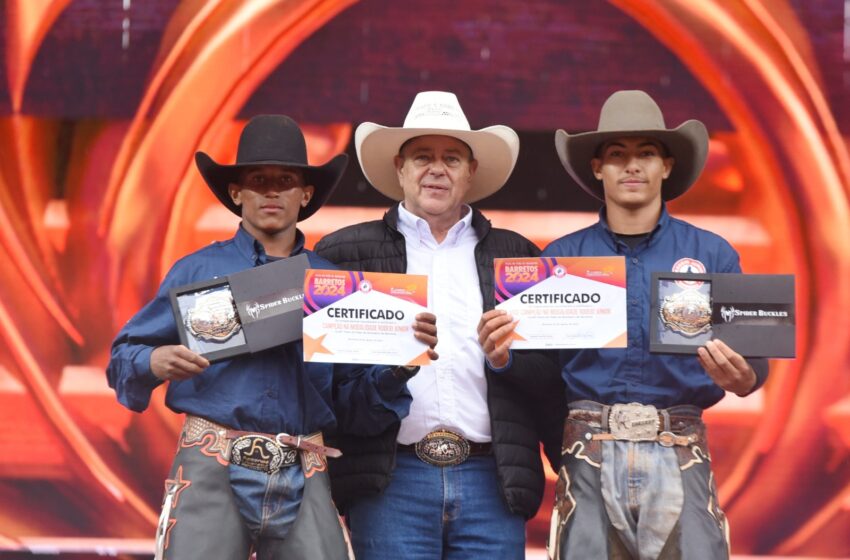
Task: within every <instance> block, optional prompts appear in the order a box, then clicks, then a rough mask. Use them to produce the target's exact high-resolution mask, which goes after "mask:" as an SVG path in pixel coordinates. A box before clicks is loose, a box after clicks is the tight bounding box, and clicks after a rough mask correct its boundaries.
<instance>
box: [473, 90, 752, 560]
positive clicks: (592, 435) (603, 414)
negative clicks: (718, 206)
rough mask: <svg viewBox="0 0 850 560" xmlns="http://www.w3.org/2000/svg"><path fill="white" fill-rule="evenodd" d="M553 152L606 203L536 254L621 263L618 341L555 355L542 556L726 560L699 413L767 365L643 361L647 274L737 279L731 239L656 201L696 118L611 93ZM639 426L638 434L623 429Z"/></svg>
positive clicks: (492, 321) (716, 344) (678, 168)
mask: <svg viewBox="0 0 850 560" xmlns="http://www.w3.org/2000/svg"><path fill="white" fill-rule="evenodd" d="M555 145H556V148H557V152H558V155H559V156H560V158H561V162H562V163H563V165H564V167H565V168H566V169H567V171H568V172H569V174H570V175H571V176H572V177H573V178H574V179H575V180H576V181H577V182H578V184H579V185H580V186H581V187H582V188H583V189H584V190H585V191H587V192H588V193H589V194H591V195H592V196H594V197H595V198H597V199H599V200H602V201H603V202H604V203H605V205H604V206H603V208H602V209H601V210H600V213H599V222H598V223H596V224H594V225H592V226H590V227H588V228H585V229H582V230H580V231H577V232H575V233H571V234H569V235H566V236H564V237H562V238H560V239H558V240H556V241H553V242H552V243H551V244H550V245H549V246H548V247H547V248H546V249H545V250H544V252H543V254H544V255H545V256H552V257H557V256H608V255H622V256H624V257H625V258H626V267H627V268H626V294H627V300H628V344H627V347H626V348H622V349H604V348H603V349H586V350H577V351H564V352H561V356H560V362H561V365H562V367H563V373H562V375H563V378H564V380H565V381H566V384H567V398H568V399H569V400H570V401H571V402H570V404H569V408H570V413H569V418H568V419H567V421H566V424H565V427H564V441H563V454H564V455H563V463H562V467H561V469H560V473H559V481H558V487H557V492H556V507H555V511H554V512H553V515H552V533H551V537H550V543H549V545H550V555H551V557H553V558H555V557H557V558H617V559H621V558H622V559H626V558H633V559H640V560H644V559H655V558H661V559H664V560H671V559H686V560H687V559H693V560H704V559H720V558H727V557H728V542H727V536H726V533H727V530H726V529H727V525H726V518H725V516H724V514H723V512H722V511H721V509H720V507H719V506H718V503H717V494H716V491H715V483H714V477H713V474H712V471H711V461H710V455H709V453H708V446H707V441H706V435H705V426H704V424H703V423H702V419H701V414H702V410H703V409H705V408H708V407H709V406H712V405H713V404H715V403H717V402H718V401H719V400H720V399H721V398H722V397H723V395H724V392H725V391H730V392H734V393H737V394H738V395H746V394H748V393H751V392H752V391H755V390H756V389H758V388H759V387H760V386H761V385H762V383H764V381H765V379H766V377H767V361H766V360H765V359H749V360H748V359H745V358H744V357H743V356H741V355H740V354H738V353H737V352H735V351H734V350H733V349H732V348H730V347H729V346H728V345H727V344H725V343H724V342H723V341H721V340H712V341H709V342H707V343H706V344H705V346H704V347H701V348H699V349H698V354H697V356H696V357H694V356H685V355H665V354H651V353H650V352H649V329H650V321H651V320H652V317H650V290H651V285H650V279H651V276H652V272H653V271H673V272H740V271H741V267H740V264H739V260H738V253H737V252H736V251H735V249H733V248H732V246H731V245H729V243H727V242H726V241H725V240H724V239H723V238H721V237H720V236H718V235H716V234H714V233H711V232H708V231H705V230H701V229H699V228H696V227H694V226H692V225H691V224H688V223H687V222H684V221H682V220H678V219H676V218H673V217H672V216H670V215H669V214H668V213H667V207H666V205H665V201H668V200H672V199H674V198H676V197H678V196H680V195H682V194H683V193H685V191H687V190H688V188H689V187H690V186H691V185H692V184H693V183H694V182H695V181H696V180H697V177H699V175H700V172H701V171H702V168H703V165H704V164H705V160H706V155H707V153H708V133H707V131H706V129H705V126H703V124H702V123H701V122H699V121H696V120H690V121H687V122H685V123H683V124H681V125H680V126H679V127H677V128H675V129H667V128H666V126H665V124H664V117H663V115H662V113H661V109H660V108H659V107H658V105H656V103H655V101H653V100H652V98H650V97H649V96H648V95H647V94H646V93H644V92H642V91H619V92H617V93H615V94H614V95H612V96H611V97H610V98H609V99H608V100H607V101H606V102H605V104H604V105H603V107H602V112H601V115H600V118H599V127H598V130H596V131H591V132H584V133H580V134H575V135H568V134H567V133H565V132H564V131H563V130H559V131H558V132H557V134H556V136H555ZM512 325H513V324H512V323H511V322H510V318H509V317H507V316H504V315H496V314H495V313H494V314H493V315H492V316H490V317H488V321H487V323H486V326H485V329H484V330H485V331H486V332H487V333H488V334H489V335H490V336H493V337H494V338H497V339H498V338H499V337H504V336H505V335H506V334H507V332H509V331H510V330H511V329H512ZM506 346H507V345H505V344H503V345H501V346H499V347H494V348H493V349H492V351H491V352H489V353H488V357H489V359H490V360H491V361H492V362H493V363H494V364H496V365H498V364H499V363H501V362H502V361H504V360H506V359H507V355H508V354H507V349H506ZM647 425H648V426H651V427H652V428H651V429H650V430H649V431H643V432H642V433H637V431H636V430H633V429H632V428H633V427H637V426H647Z"/></svg>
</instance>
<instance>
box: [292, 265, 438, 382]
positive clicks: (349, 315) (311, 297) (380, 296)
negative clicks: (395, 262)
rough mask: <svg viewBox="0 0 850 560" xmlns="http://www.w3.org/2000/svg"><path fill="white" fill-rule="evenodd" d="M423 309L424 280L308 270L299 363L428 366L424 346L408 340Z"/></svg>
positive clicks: (409, 277) (373, 274) (425, 299)
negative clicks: (301, 351)
mask: <svg viewBox="0 0 850 560" xmlns="http://www.w3.org/2000/svg"><path fill="white" fill-rule="evenodd" d="M427 305H428V277H427V276H418V275H410V274H389V273H378V272H351V271H344V270H316V269H308V270H307V273H306V275H305V277H304V323H303V324H304V361H305V362H334V363H349V364H386V365H396V366H404V365H408V366H413V365H425V364H429V363H430V359H429V358H428V345H427V344H425V343H424V342H420V341H419V340H417V339H416V338H415V337H414V336H413V323H414V322H415V320H416V315H417V314H419V313H421V312H423V311H427V309H426V306H427Z"/></svg>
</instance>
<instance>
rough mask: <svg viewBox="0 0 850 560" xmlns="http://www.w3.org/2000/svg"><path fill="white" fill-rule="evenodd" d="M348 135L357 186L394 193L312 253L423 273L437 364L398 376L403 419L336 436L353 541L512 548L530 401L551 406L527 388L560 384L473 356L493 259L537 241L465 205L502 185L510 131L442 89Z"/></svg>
mask: <svg viewBox="0 0 850 560" xmlns="http://www.w3.org/2000/svg"><path fill="white" fill-rule="evenodd" d="M355 145H356V148H357V155H358V158H359V160H360V165H361V167H362V169H363V172H364V174H365V175H366V177H367V179H368V180H369V182H370V183H371V184H372V185H373V186H374V187H375V188H376V189H377V190H379V191H380V192H381V193H383V194H385V195H386V196H388V197H389V198H391V199H393V200H396V201H401V203H400V204H397V205H395V206H393V207H392V208H390V210H389V211H388V212H387V213H386V214H385V215H384V218H383V219H382V220H378V221H374V222H367V223H363V224H358V225H355V226H351V227H348V228H344V229H342V230H340V231H338V232H336V233H333V234H331V235H329V236H327V237H325V238H324V239H323V240H322V241H321V242H320V243H319V244H318V245H316V252H317V253H319V254H320V255H321V256H323V257H325V258H327V259H328V260H330V261H332V262H334V263H335V264H337V265H338V266H340V267H341V268H345V269H355V270H368V271H380V272H402V273H405V272H406V273H410V274H425V275H427V276H428V279H429V284H428V286H429V294H428V295H429V303H430V306H431V309H432V311H433V312H434V313H435V314H436V315H437V326H438V329H439V332H440V343H439V347H438V350H439V352H440V360H439V362H438V363H437V364H435V365H433V366H427V367H423V368H422V370H421V371H420V372H419V374H418V375H417V376H416V377H415V378H413V379H412V380H411V382H410V383H409V384H408V386H409V388H410V390H411V393H412V395H413V403H412V405H411V411H410V415H409V416H408V417H407V418H405V419H404V420H402V421H401V422H400V423H399V424H396V425H394V426H393V427H392V428H391V429H389V430H388V431H386V432H384V433H383V434H382V435H381V436H379V437H376V438H360V439H353V438H347V439H345V440H343V441H341V442H340V445H341V446H342V448H343V450H344V456H343V457H342V458H341V459H339V460H335V461H334V462H333V464H332V465H331V467H330V468H331V478H332V484H333V489H334V498H335V499H336V501H337V503H338V504H339V505H341V506H342V507H343V508H344V509H345V511H346V512H347V515H348V520H349V524H350V528H351V534H352V543H353V546H354V550H355V552H356V554H357V557H358V558H361V559H366V560H371V559H383V558H386V559H393V560H395V559H397V558H407V559H426V558H427V559H433V558H446V559H450V558H457V559H469V558H487V557H492V558H524V555H525V552H524V550H525V520H526V519H528V518H530V517H531V516H533V515H534V514H535V512H536V511H537V509H538V507H539V505H540V500H541V497H542V492H543V483H544V477H543V469H542V464H541V460H540V452H539V440H540V439H541V436H540V435H539V431H538V429H537V424H536V418H535V414H534V411H535V410H541V409H542V410H549V409H548V408H547V407H546V406H542V407H541V406H540V405H539V404H538V403H536V402H535V401H534V397H533V396H532V395H534V394H535V393H538V392H539V393H541V394H548V395H558V394H559V393H560V392H561V391H562V389H559V388H557V387H555V388H554V389H552V388H550V387H535V386H534V385H533V383H519V382H516V381H515V380H516V379H520V378H524V377H528V378H535V377H536V375H535V373H536V371H535V370H540V369H545V368H547V367H548V368H550V369H552V370H553V371H554V373H553V375H552V377H550V379H551V378H554V379H557V373H556V371H557V370H556V368H555V366H554V364H549V363H548V362H546V360H541V361H535V360H534V359H533V357H531V358H529V359H524V360H518V362H520V361H521V362H522V365H518V366H516V367H512V368H507V370H506V371H505V372H502V373H501V374H500V375H499V374H495V373H494V372H493V371H492V370H491V369H490V368H489V367H488V365H487V364H486V363H485V360H484V352H483V350H482V347H481V345H480V343H479V342H478V338H477V331H476V329H477V326H478V322H479V318H480V317H481V315H482V311H483V310H485V309H492V308H493V306H494V289H493V258H494V257H521V256H523V257H525V256H533V255H537V254H538V252H539V251H538V249H537V247H535V246H534V245H533V244H532V243H531V242H530V241H528V240H527V239H525V238H523V237H522V236H520V235H517V234H516V233H512V232H509V231H505V230H500V229H496V228H492V227H491V226H490V223H489V222H488V221H487V220H486V219H485V218H484V216H483V215H482V214H481V213H480V212H478V211H477V210H475V209H473V208H471V207H470V206H469V203H471V202H474V201H476V200H479V199H481V198H484V197H485V196H488V195H490V194H493V193H494V192H496V191H497V190H499V189H500V188H501V187H502V186H503V185H504V183H505V181H507V179H508V176H509V175H510V173H511V171H512V170H513V167H514V164H515V163H516V159H517V154H518V150H519V140H518V138H517V136H516V134H515V133H514V131H513V130H511V129H510V128H508V127H505V126H491V127H488V128H485V129H482V130H471V129H470V127H469V123H468V122H467V120H466V117H465V116H464V114H463V111H462V110H461V108H460V105H459V103H458V101H457V98H456V97H455V96H454V94H451V93H444V92H424V93H420V94H418V95H417V96H416V99H415V100H414V102H413V105H412V106H411V109H410V112H409V113H408V115H407V119H406V120H405V122H404V126H402V127H400V128H388V127H383V126H379V125H377V124H374V123H364V124H362V125H360V126H359V127H358V128H357V131H356V134H355ZM541 377H543V376H541ZM559 405H561V406H562V399H561V401H560V403H558V401H556V402H555V403H554V404H553V405H552V406H553V407H554V408H555V409H556V410H557V408H558V406H559ZM561 414H563V412H561ZM556 415H557V412H556ZM555 438H556V439H557V435H555ZM555 445H557V443H556V444H555Z"/></svg>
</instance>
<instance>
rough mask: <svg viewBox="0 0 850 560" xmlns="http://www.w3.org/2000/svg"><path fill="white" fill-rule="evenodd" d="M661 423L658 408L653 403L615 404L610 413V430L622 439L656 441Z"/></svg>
mask: <svg viewBox="0 0 850 560" xmlns="http://www.w3.org/2000/svg"><path fill="white" fill-rule="evenodd" d="M659 425H660V422H659V421H658V410H657V409H656V408H655V407H654V406H652V405H651V404H647V405H643V404H640V403H629V404H615V405H614V406H612V407H611V412H610V414H609V415H608V430H609V431H610V432H611V435H613V436H614V438H615V439H620V440H626V441H655V439H656V437H657V436H658V428H659Z"/></svg>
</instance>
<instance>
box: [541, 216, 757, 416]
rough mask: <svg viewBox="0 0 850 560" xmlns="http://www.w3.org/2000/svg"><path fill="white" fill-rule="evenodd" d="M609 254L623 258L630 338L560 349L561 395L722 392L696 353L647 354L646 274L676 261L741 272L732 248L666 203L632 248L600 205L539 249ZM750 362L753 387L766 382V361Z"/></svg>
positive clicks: (709, 398)
mask: <svg viewBox="0 0 850 560" xmlns="http://www.w3.org/2000/svg"><path fill="white" fill-rule="evenodd" d="M615 255H623V256H625V258H626V305H627V324H628V344H627V346H626V348H602V349H586V350H564V351H561V352H559V359H560V365H561V367H562V372H561V375H562V376H563V378H564V381H565V382H566V385H567V401H568V402H569V401H574V400H581V399H589V400H592V401H596V402H600V403H603V404H615V403H630V402H638V403H641V404H652V405H655V406H656V407H658V408H667V407H670V406H674V405H679V404H693V405H696V406H699V407H701V408H708V407H709V406H711V405H713V404H715V403H716V402H717V401H719V400H720V399H721V398H723V395H724V391H723V389H721V388H720V387H719V386H717V385H716V384H715V383H714V382H713V381H712V380H711V378H710V377H709V376H708V374H706V373H705V370H703V368H702V366H700V364H699V362H698V361H697V358H696V356H693V355H672V354H651V353H650V352H649V321H650V279H651V276H652V273H653V272H662V271H664V272H669V271H672V270H674V266H675V268H676V271H681V272H685V271H690V272H706V273H712V272H741V266H740V261H739V258H738V253H737V252H736V251H735V249H733V248H732V246H731V245H729V243H728V242H727V241H726V240H724V239H723V238H722V237H720V236H719V235H716V234H714V233H711V232H709V231H706V230H703V229H699V228H697V227H695V226H693V225H691V224H689V223H687V222H683V221H682V220H678V219H676V218H673V217H671V216H670V215H669V214H668V213H667V209H666V207H662V210H661V217H660V219H659V220H658V224H657V225H656V226H655V228H654V229H653V230H652V232H651V233H650V234H649V235H648V236H647V237H646V239H644V240H642V241H640V242H639V243H638V244H637V245H635V247H634V248H630V247H629V246H628V245H627V244H626V243H624V242H623V241H622V240H620V239H618V238H617V235H616V234H615V233H614V232H612V231H611V229H610V228H609V227H608V224H607V222H606V220H605V208H602V210H601V211H600V214H599V221H598V222H597V223H596V224H594V225H592V226H590V227H588V228H585V229H582V230H579V231H577V232H575V233H571V234H569V235H566V236H564V237H562V238H560V239H557V240H555V241H553V242H552V243H550V244H549V246H547V247H546V249H545V250H544V251H543V256H546V257H572V256H615ZM700 265H702V266H700ZM702 267H704V270H700V269H701V268H702ZM733 349H734V348H733ZM749 361H750V364H751V365H753V366H754V370H755V371H756V377H757V381H756V386H755V387H754V388H753V390H755V389H756V388H758V387H760V386H761V385H762V384H763V383H764V381H765V378H766V376H767V363H766V360H761V362H762V363H761V364H759V366H760V367H756V365H755V364H754V363H753V362H754V360H749Z"/></svg>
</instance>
